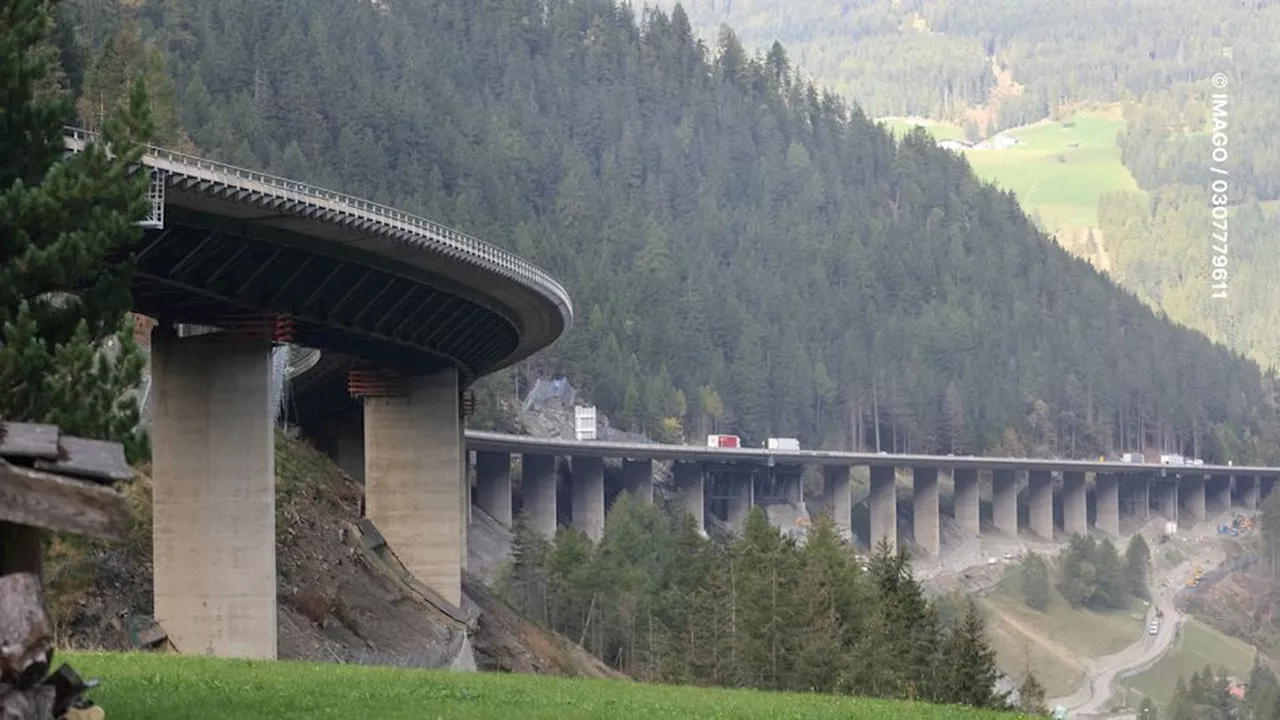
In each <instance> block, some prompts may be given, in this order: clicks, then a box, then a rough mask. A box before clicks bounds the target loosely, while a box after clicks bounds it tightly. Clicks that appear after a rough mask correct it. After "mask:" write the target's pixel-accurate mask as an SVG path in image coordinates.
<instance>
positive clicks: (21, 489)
mask: <svg viewBox="0 0 1280 720" xmlns="http://www.w3.org/2000/svg"><path fill="white" fill-rule="evenodd" d="M130 517H131V513H130V511H129V505H128V503H127V502H126V501H125V497H124V495H122V494H121V493H120V492H119V491H117V490H113V489H111V488H109V487H104V486H101V485H97V484H95V483H92V482H86V481H84V480H75V479H72V478H65V477H60V476H58V475H51V474H49V473H46V472H41V471H40V470H32V469H30V468H24V467H18V466H15V465H10V464H8V463H6V462H4V461H2V460H0V521H5V522H12V523H18V524H20V525H30V526H32V527H38V528H44V529H46V530H53V531H55V532H66V533H73V534H75V535H86V536H88V537H92V538H97V539H99V540H117V541H118V540H123V539H124V537H125V533H126V532H127V530H128V528H129V518H130Z"/></svg>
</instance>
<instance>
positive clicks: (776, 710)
mask: <svg viewBox="0 0 1280 720" xmlns="http://www.w3.org/2000/svg"><path fill="white" fill-rule="evenodd" d="M57 660H58V661H63V660H65V661H67V662H70V663H71V664H72V666H73V667H75V668H76V670H77V671H78V672H79V673H80V674H81V675H83V676H84V677H86V678H101V679H102V685H101V686H100V687H98V688H96V689H94V690H93V691H92V692H91V693H90V697H91V698H92V699H93V700H94V701H95V702H97V703H98V704H100V705H102V707H103V709H104V710H105V711H106V713H107V716H108V717H121V718H129V720H149V719H152V718H154V719H155V720H160V719H162V718H163V720H180V719H181V720H187V719H191V718H210V719H211V720H213V719H215V718H216V719H217V720H223V719H224V718H254V719H255V720H277V719H280V718H305V719H307V720H314V718H343V719H344V720H345V719H347V718H378V720H389V719H392V718H413V719H414V720H420V719H422V718H426V719H429V720H436V719H439V718H478V719H484V718H491V719H493V720H508V719H509V718H520V719H521V720H534V719H537V718H546V719H547V720H552V719H553V718H554V719H555V720H568V719H570V718H605V719H607V720H624V719H626V718H634V719H635V720H653V719H656V718H686V717H687V718H698V719H699V720H702V719H704V718H743V719H745V718H760V719H761V720H777V719H780V718H797V719H799V718H841V719H842V720H849V719H851V718H867V719H868V720H872V719H875V720H896V719H899V718H900V719H902V720H907V719H908V718H911V719H913V720H914V719H919V720H988V719H989V720H998V719H1000V718H1010V719H1011V718H1014V717H1017V716H1016V715H1012V714H1007V713H994V712H985V711H977V710H969V709H964V708H957V707H942V706H933V705H923V704H918V703H895V702H883V701H876V700H866V699H861V698H841V697H831V696H822V695H798V694H783V693H762V692H751V691H730V690H719V689H705V688H692V687H673V686H665V685H649V684H643V683H633V682H623V681H607V680H574V679H566V678H554V677H538V676H531V675H513V674H499V673H483V674H482V673H452V672H446V671H435V670H404V669H396V668H374V667H361V666H355V665H337V664H332V665H330V664H311V663H293V662H252V661H235V660H219V659H214V658H205V657H191V656H182V657H180V656H174V655H155V654H146V655H143V654H128V655H119V654H105V653H67V654H65V655H63V654H60V655H59V656H58V658H57Z"/></svg>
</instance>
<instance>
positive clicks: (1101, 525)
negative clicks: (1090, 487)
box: [1094, 473, 1120, 537]
mask: <svg viewBox="0 0 1280 720" xmlns="http://www.w3.org/2000/svg"><path fill="white" fill-rule="evenodd" d="M1094 484H1095V485H1096V486H1097V487H1096V493H1097V503H1098V520H1097V526H1098V529H1099V530H1101V531H1102V532H1104V533H1106V534H1108V535H1110V536H1112V537H1119V536H1120V478H1118V477H1116V476H1115V475H1103V474H1101V473H1099V474H1098V475H1097V477H1096V478H1094Z"/></svg>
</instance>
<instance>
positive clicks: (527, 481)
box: [520, 453, 557, 540]
mask: <svg viewBox="0 0 1280 720" xmlns="http://www.w3.org/2000/svg"><path fill="white" fill-rule="evenodd" d="M520 473H521V474H520V493H521V497H522V498H523V500H524V506H523V508H522V509H521V513H522V514H523V515H524V516H525V517H526V518H527V519H528V521H529V527H530V528H531V529H532V530H533V531H534V532H536V533H537V534H539V535H541V536H542V537H544V538H546V539H548V540H550V539H552V538H554V537H555V536H556V511H557V508H556V458H555V456H554V455H536V454H529V453H527V454H525V455H523V456H522V457H521V458H520Z"/></svg>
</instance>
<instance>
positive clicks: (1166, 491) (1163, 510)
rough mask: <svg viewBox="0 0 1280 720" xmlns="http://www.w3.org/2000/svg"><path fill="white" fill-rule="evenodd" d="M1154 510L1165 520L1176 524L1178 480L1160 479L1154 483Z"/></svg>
mask: <svg viewBox="0 0 1280 720" xmlns="http://www.w3.org/2000/svg"><path fill="white" fill-rule="evenodd" d="M1155 491H1156V509H1157V512H1159V513H1160V514H1161V515H1163V516H1164V518H1165V519H1166V520H1172V521H1173V522H1178V480H1177V478H1160V479H1157V480H1156V481H1155Z"/></svg>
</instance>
